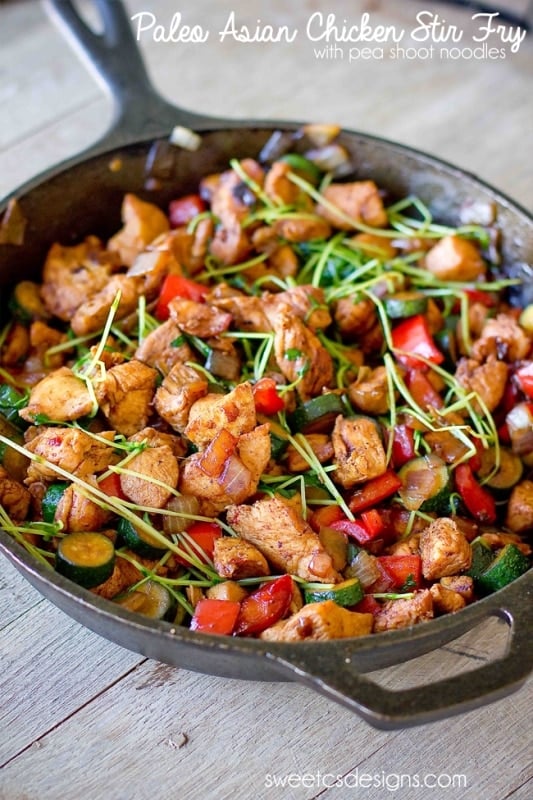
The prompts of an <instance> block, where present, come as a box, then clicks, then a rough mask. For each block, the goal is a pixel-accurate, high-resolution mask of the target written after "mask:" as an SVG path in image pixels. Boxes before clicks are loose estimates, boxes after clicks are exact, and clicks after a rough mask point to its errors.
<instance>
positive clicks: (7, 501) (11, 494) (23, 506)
mask: <svg viewBox="0 0 533 800" xmlns="http://www.w3.org/2000/svg"><path fill="white" fill-rule="evenodd" d="M30 501H31V494H30V493H29V491H28V490H27V489H26V488H25V487H24V486H23V485H22V484H21V483H19V482H18V481H16V480H14V479H13V478H12V477H11V476H10V475H9V474H8V473H7V471H6V470H5V469H4V468H3V467H2V466H0V505H1V506H3V507H4V508H5V510H6V511H7V513H8V514H9V516H10V517H11V519H14V520H24V519H26V517H27V516H28V511H29V508H30Z"/></svg>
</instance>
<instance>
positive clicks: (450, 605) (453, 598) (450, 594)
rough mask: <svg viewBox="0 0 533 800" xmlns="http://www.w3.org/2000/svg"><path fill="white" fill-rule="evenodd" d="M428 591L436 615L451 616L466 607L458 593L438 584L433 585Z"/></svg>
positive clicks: (464, 601)
mask: <svg viewBox="0 0 533 800" xmlns="http://www.w3.org/2000/svg"><path fill="white" fill-rule="evenodd" d="M429 591H430V592H431V597H432V598H433V608H434V610H435V612H436V613H438V614H453V613H454V612H455V611H460V610H461V608H464V607H465V606H466V600H465V599H464V597H463V596H462V595H461V594H460V593H459V592H455V591H454V590H453V589H448V588H447V587H446V586H443V585H442V584H440V583H434V584H433V585H432V586H431V587H430V589H429Z"/></svg>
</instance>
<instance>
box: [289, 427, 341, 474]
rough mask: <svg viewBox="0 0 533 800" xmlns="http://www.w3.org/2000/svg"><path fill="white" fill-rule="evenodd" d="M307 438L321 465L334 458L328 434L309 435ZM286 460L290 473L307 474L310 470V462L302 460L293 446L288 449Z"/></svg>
mask: <svg viewBox="0 0 533 800" xmlns="http://www.w3.org/2000/svg"><path fill="white" fill-rule="evenodd" d="M305 438H306V440H307V444H308V445H309V447H310V448H311V450H312V451H313V453H314V454H315V456H316V457H317V458H318V460H319V461H320V463H321V464H325V463H326V462H327V461H329V460H330V459H331V458H332V457H333V445H332V443H331V439H330V437H329V436H328V434H327V433H308V434H307V435H306V437H305ZM286 458H287V467H288V469H289V472H307V470H308V469H309V462H308V461H306V460H305V459H304V458H302V456H301V455H300V453H299V452H298V450H296V448H295V447H293V446H292V444H290V445H289V446H288V448H287V452H286Z"/></svg>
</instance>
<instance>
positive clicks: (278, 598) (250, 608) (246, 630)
mask: <svg viewBox="0 0 533 800" xmlns="http://www.w3.org/2000/svg"><path fill="white" fill-rule="evenodd" d="M292 595H293V582H292V578H291V576H290V575H283V576H282V577H281V578H277V580H275V581H269V582H268V583H265V584H264V586H261V587H260V588H259V589H256V591H255V592H252V594H251V595H249V597H247V598H246V599H245V600H243V601H242V603H241V607H240V611H239V615H238V617H237V622H236V624H235V628H234V633H235V634H236V635H237V636H249V635H250V634H257V633H261V632H262V631H264V630H266V628H270V626H271V625H274V623H275V622H277V621H278V620H280V619H281V618H282V617H284V616H285V614H286V613H287V611H288V610H289V605H290V602H291V599H292Z"/></svg>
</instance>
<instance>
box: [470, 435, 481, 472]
mask: <svg viewBox="0 0 533 800" xmlns="http://www.w3.org/2000/svg"><path fill="white" fill-rule="evenodd" d="M473 444H474V447H475V448H476V454H475V455H474V456H471V457H470V458H469V459H468V464H469V465H470V469H471V470H472V472H479V470H480V469H481V456H482V454H483V445H482V444H481V442H480V441H479V439H474V442H473Z"/></svg>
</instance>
